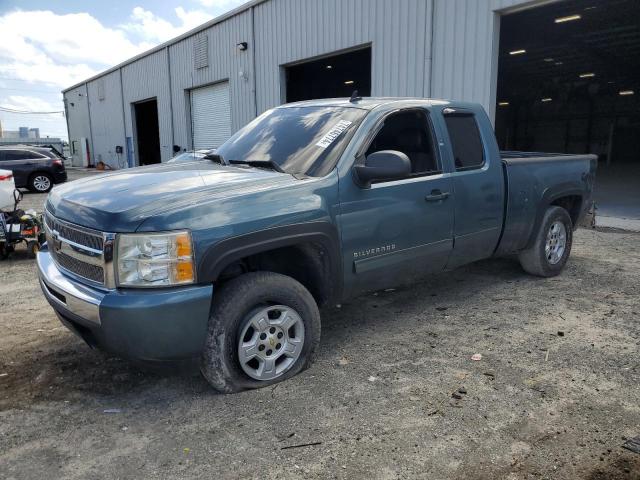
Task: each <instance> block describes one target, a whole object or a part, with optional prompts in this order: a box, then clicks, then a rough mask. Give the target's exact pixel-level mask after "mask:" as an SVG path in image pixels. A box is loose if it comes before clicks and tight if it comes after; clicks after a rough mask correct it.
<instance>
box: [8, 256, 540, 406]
mask: <svg viewBox="0 0 640 480" xmlns="http://www.w3.org/2000/svg"><path fill="white" fill-rule="evenodd" d="M537 281H544V280H542V279H536V278H533V277H530V276H527V275H526V274H524V273H523V272H522V269H521V268H520V266H519V265H518V264H517V262H515V261H513V260H511V259H494V260H488V261H482V262H478V263H475V264H472V265H469V266H466V267H463V268H460V269H457V270H455V271H452V272H445V273H442V274H439V275H436V276H434V277H430V278H429V279H428V280H426V281H424V282H421V283H418V284H415V285H412V286H406V287H400V288H397V289H393V290H389V291H384V292H377V293H371V294H367V295H363V296H361V297H358V298H356V299H354V300H353V301H350V302H349V303H348V304H345V305H343V306H342V308H327V309H324V310H323V311H322V322H323V324H322V331H323V333H322V341H321V348H320V352H319V355H318V363H319V364H321V365H319V366H316V368H323V367H322V364H326V363H329V362H333V360H334V359H335V358H336V357H337V356H339V355H340V352H341V351H345V350H347V349H348V347H349V345H350V344H352V343H366V337H367V336H370V335H372V333H373V334H375V335H376V336H382V337H387V338H392V337H393V336H394V335H398V327H399V326H400V325H401V324H402V327H403V328H407V329H411V328H416V327H417V326H419V325H420V324H422V325H424V322H431V324H432V325H433V326H438V325H439V327H442V329H446V325H443V321H444V322H445V323H446V319H445V320H443V318H442V316H443V315H442V313H443V309H444V310H447V309H448V308H453V307H454V306H455V305H456V304H457V303H458V302H461V299H464V301H465V302H474V301H475V299H476V298H477V297H478V296H482V295H484V294H485V291H486V290H487V289H488V288H490V286H491V285H495V284H497V283H501V284H503V285H504V287H505V291H508V289H509V285H510V284H514V283H519V282H534V283H535V282H537ZM505 295H508V292H507V293H505ZM416 315H417V316H418V317H419V319H418V320H416V318H417V317H416ZM416 322H420V323H416ZM418 341H419V339H418ZM370 355H373V356H375V355H377V354H376V353H374V352H370ZM411 355H412V354H411V351H410V349H407V358H410V357H411ZM13 360H14V361H12V362H11V364H5V365H2V363H1V362H0V373H3V372H6V373H8V375H7V376H5V377H4V378H1V379H0V411H2V410H6V409H9V408H14V407H19V406H21V407H23V406H24V405H25V404H28V403H37V402H40V401H56V400H57V401H59V400H65V401H70V400H74V399H76V400H78V401H82V402H96V401H98V402H104V401H111V400H116V401H117V402H120V403H122V404H128V405H131V404H136V403H138V402H140V401H142V400H141V399H142V398H144V402H145V403H146V404H149V402H151V403H159V404H160V403H162V402H163V401H165V400H167V399H169V398H175V397H180V396H182V397H184V396H191V397H193V396H200V395H215V392H214V391H213V389H211V388H210V387H209V385H208V384H207V383H206V381H205V380H204V379H203V378H202V377H201V375H200V374H199V371H198V367H197V362H196V361H192V362H182V363H171V364H164V363H163V364H161V365H153V364H148V363H144V364H140V363H134V362H131V361H128V360H123V359H120V358H118V357H115V356H112V355H110V354H108V353H104V352H102V351H99V350H91V349H89V348H88V347H87V346H86V345H85V344H84V343H83V342H82V341H81V340H79V339H78V338H76V337H75V336H73V335H72V334H71V333H70V332H67V331H66V330H64V333H60V334H56V335H53V336H50V337H44V338H42V339H41V340H38V341H36V342H34V343H32V344H30V350H29V351H23V352H20V353H19V354H18V355H16V357H15V358H14V359H13ZM398 360H402V359H398ZM371 361H377V360H376V359H375V358H374V359H371ZM301 381H303V382H304V381H308V380H306V379H303V380H301ZM141 392H146V394H145V395H140V393H141ZM149 392H152V393H153V394H152V395H149Z"/></svg>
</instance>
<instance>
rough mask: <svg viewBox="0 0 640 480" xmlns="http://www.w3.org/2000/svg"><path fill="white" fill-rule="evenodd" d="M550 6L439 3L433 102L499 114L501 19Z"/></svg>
mask: <svg viewBox="0 0 640 480" xmlns="http://www.w3.org/2000/svg"><path fill="white" fill-rule="evenodd" d="M541 3H548V0H534V1H523V0H482V1H478V0H435V6H434V19H433V20H434V21H433V24H434V32H433V45H434V48H433V63H432V72H433V74H432V88H431V92H430V96H431V97H433V98H445V99H452V100H463V101H469V102H478V103H481V104H482V105H483V106H484V108H485V109H486V110H487V112H488V113H489V116H490V117H491V119H493V118H494V113H495V94H496V92H495V88H496V82H497V72H498V65H497V61H498V42H499V40H500V13H502V12H503V11H505V10H506V9H509V8H512V7H516V6H523V5H526V6H536V5H539V4H541Z"/></svg>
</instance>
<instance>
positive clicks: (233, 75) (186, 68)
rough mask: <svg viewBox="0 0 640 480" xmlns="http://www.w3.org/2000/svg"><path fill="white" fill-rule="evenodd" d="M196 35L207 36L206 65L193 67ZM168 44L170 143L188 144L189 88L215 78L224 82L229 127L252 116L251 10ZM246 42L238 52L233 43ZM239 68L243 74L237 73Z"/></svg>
mask: <svg viewBox="0 0 640 480" xmlns="http://www.w3.org/2000/svg"><path fill="white" fill-rule="evenodd" d="M198 35H207V36H208V38H209V40H208V44H209V50H208V54H209V61H208V64H209V66H208V67H205V68H199V69H195V68H194V64H193V59H194V54H195V52H194V49H195V47H196V38H197V36H198ZM198 35H194V36H191V37H188V38H185V39H184V40H181V41H179V42H177V43H176V44H174V45H171V46H170V47H169V57H170V59H171V94H172V105H173V125H174V143H175V144H176V145H179V146H180V147H182V148H191V147H192V145H191V140H192V133H191V131H190V130H191V114H190V112H189V110H190V105H189V90H191V89H194V88H198V87H200V86H205V85H211V84H214V83H217V82H228V85H229V97H230V104H231V131H232V132H235V131H237V130H239V129H240V128H241V127H242V126H244V125H246V124H247V123H248V122H250V121H251V120H252V119H253V118H254V116H255V106H254V101H253V99H254V93H253V91H254V88H256V85H255V83H254V75H253V66H252V64H253V62H252V56H253V49H254V48H255V47H254V45H253V39H252V36H251V11H246V12H243V13H240V14H238V15H236V16H234V17H231V18H229V19H228V20H226V21H224V22H223V23H220V24H218V25H214V26H212V27H209V28H207V29H205V30H204V31H202V32H201V33H198ZM240 42H248V43H249V49H248V50H246V51H244V52H241V51H239V50H238V49H237V48H236V44H238V43H240ZM240 72H243V73H244V74H245V75H246V77H241V76H240Z"/></svg>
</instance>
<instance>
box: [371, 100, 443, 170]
mask: <svg viewBox="0 0 640 480" xmlns="http://www.w3.org/2000/svg"><path fill="white" fill-rule="evenodd" d="M433 146H434V142H433V135H432V130H431V127H430V122H429V118H428V116H427V113H426V112H425V111H424V110H418V109H415V110H405V111H400V112H397V113H393V114H391V115H389V116H388V117H387V118H385V120H384V124H383V126H382V128H381V129H380V131H379V132H378V133H377V134H376V136H375V137H374V139H373V140H372V141H371V143H370V144H369V148H368V149H367V152H366V155H371V154H372V153H375V152H379V151H381V150H396V151H398V152H402V153H404V154H405V155H406V156H407V157H409V160H410V161H411V176H412V177H413V176H422V175H434V174H436V173H441V169H440V167H439V164H438V159H437V158H436V155H435V150H434V148H433Z"/></svg>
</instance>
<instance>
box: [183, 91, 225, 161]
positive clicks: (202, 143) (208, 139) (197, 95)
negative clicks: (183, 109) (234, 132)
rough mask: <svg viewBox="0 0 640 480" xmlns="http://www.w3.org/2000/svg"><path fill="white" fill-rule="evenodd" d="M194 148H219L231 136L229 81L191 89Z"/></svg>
mask: <svg viewBox="0 0 640 480" xmlns="http://www.w3.org/2000/svg"><path fill="white" fill-rule="evenodd" d="M191 131H192V134H193V148H194V150H205V149H210V148H218V147H219V146H220V145H222V144H223V143H224V142H225V141H226V140H227V139H228V138H229V137H230V136H231V105H230V102H229V83H228V82H224V83H218V84H216V85H211V86H209V87H202V88H195V89H193V90H191Z"/></svg>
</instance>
